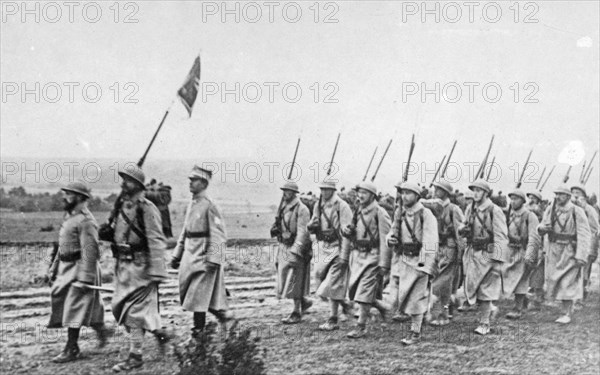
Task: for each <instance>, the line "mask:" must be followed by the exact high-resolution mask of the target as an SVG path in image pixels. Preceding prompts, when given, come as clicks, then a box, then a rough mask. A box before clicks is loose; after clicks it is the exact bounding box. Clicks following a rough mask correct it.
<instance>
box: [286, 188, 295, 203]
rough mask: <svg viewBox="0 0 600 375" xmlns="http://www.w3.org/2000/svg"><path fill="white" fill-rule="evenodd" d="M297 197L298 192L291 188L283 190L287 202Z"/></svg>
mask: <svg viewBox="0 0 600 375" xmlns="http://www.w3.org/2000/svg"><path fill="white" fill-rule="evenodd" d="M295 197H296V193H295V192H293V191H291V190H284V191H283V200H284V201H286V202H290V201H291V200H292V199H294V198H295Z"/></svg>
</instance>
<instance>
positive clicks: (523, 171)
mask: <svg viewBox="0 0 600 375" xmlns="http://www.w3.org/2000/svg"><path fill="white" fill-rule="evenodd" d="M532 153H533V148H532V149H531V151H529V155H527V159H526V160H525V164H524V165H523V170H522V171H521V176H519V181H518V182H517V189H518V188H520V187H521V184H522V183H523V176H524V175H525V170H527V164H529V159H530V158H531V154H532Z"/></svg>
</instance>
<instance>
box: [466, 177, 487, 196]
mask: <svg viewBox="0 0 600 375" xmlns="http://www.w3.org/2000/svg"><path fill="white" fill-rule="evenodd" d="M474 188H479V189H481V190H485V191H486V192H487V193H488V194H491V193H492V188H490V185H489V184H488V183H487V181H486V180H483V179H478V180H476V181H474V182H472V183H471V184H470V185H469V189H470V190H471V191H472V190H473V189H474Z"/></svg>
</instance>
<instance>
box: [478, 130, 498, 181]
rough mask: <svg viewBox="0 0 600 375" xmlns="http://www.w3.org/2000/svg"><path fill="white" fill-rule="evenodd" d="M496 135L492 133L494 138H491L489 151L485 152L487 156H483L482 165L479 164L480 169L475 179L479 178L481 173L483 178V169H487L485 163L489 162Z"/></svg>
mask: <svg viewBox="0 0 600 375" xmlns="http://www.w3.org/2000/svg"><path fill="white" fill-rule="evenodd" d="M494 137H495V135H492V139H491V140H490V145H489V146H488V150H487V153H486V154H485V157H484V158H483V162H482V163H481V165H480V166H479V169H478V170H477V174H475V179H477V178H479V176H480V175H481V178H483V170H484V169H485V164H486V163H487V160H488V157H489V156H490V151H492V145H493V144H494Z"/></svg>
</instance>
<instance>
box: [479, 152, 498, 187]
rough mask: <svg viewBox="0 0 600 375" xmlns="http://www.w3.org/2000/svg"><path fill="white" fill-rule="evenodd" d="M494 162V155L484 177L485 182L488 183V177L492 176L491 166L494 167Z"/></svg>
mask: <svg viewBox="0 0 600 375" xmlns="http://www.w3.org/2000/svg"><path fill="white" fill-rule="evenodd" d="M495 162H496V155H494V157H493V158H492V162H491V163H490V167H489V169H488V172H487V175H486V176H485V180H486V181H489V179H490V175H491V174H492V166H493V165H494V163H495ZM482 173H483V172H482Z"/></svg>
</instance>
